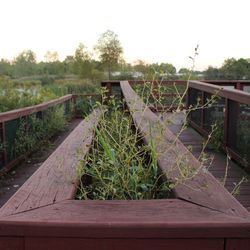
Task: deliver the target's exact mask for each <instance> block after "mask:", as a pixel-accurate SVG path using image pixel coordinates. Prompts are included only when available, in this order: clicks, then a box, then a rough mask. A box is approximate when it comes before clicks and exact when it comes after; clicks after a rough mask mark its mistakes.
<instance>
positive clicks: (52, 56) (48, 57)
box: [44, 51, 59, 63]
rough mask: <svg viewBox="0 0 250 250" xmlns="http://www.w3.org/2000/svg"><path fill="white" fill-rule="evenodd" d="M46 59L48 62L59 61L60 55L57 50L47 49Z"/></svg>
mask: <svg viewBox="0 0 250 250" xmlns="http://www.w3.org/2000/svg"><path fill="white" fill-rule="evenodd" d="M44 59H45V61H46V62H47V63H52V62H57V61H59V55H58V53H57V52H56V51H53V52H52V51H47V52H46V53H45V55H44Z"/></svg>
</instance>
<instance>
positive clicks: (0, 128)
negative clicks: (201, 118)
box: [0, 93, 100, 175]
mask: <svg viewBox="0 0 250 250" xmlns="http://www.w3.org/2000/svg"><path fill="white" fill-rule="evenodd" d="M87 98H93V99H95V98H97V99H100V95H99V94H96V93H85V94H75V95H72V94H69V95H65V96H62V97H60V98H58V99H55V100H51V101H48V102H45V103H41V104H38V105H34V106H30V107H25V108H20V109H15V110H11V111H7V112H2V113H0V175H1V174H3V173H5V172H7V171H9V170H10V169H11V168H12V167H13V166H15V165H16V164H17V163H18V162H20V160H22V159H23V158H24V157H25V156H27V155H26V154H25V155H23V154H17V153H15V139H16V134H17V131H18V129H19V127H20V121H21V120H24V121H25V122H26V123H27V127H28V126H29V125H30V126H32V125H31V124H30V121H29V117H30V116H31V115H35V116H36V117H37V118H39V119H41V120H42V119H43V112H46V110H48V109H50V108H53V107H56V106H58V105H60V106H64V115H65V116H67V117H83V116H84V114H86V113H88V112H89V111H91V110H82V109H81V105H82V106H83V105H85V107H86V103H84V102H86V100H87ZM86 109H88V107H86ZM27 132H28V131H27ZM29 153H30V152H27V154H29Z"/></svg>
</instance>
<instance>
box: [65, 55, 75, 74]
mask: <svg viewBox="0 0 250 250" xmlns="http://www.w3.org/2000/svg"><path fill="white" fill-rule="evenodd" d="M63 64H64V73H65V74H72V73H74V56H66V57H65V59H64V61H63Z"/></svg>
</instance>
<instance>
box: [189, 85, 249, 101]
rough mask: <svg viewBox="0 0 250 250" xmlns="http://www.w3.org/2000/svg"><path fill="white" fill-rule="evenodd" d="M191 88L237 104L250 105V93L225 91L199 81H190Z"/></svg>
mask: <svg viewBox="0 0 250 250" xmlns="http://www.w3.org/2000/svg"><path fill="white" fill-rule="evenodd" d="M189 87H191V88H194V89H198V90H201V91H204V92H208V93H211V94H213V95H217V96H220V97H224V98H227V99H230V100H233V101H236V102H240V103H243V104H247V105H250V93H247V92H244V91H241V90H237V89H233V90H231V89H225V88H223V86H219V85H214V84H213V85H212V84H210V83H205V82H199V81H190V82H189Z"/></svg>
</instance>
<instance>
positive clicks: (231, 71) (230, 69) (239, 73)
mask: <svg viewBox="0 0 250 250" xmlns="http://www.w3.org/2000/svg"><path fill="white" fill-rule="evenodd" d="M221 71H222V73H223V78H224V79H229V80H230V79H232V80H238V79H247V78H249V77H250V64H249V62H248V60H246V59H243V58H240V59H239V60H236V59H235V58H230V59H227V60H225V61H224V63H223V66H222V67H221Z"/></svg>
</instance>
